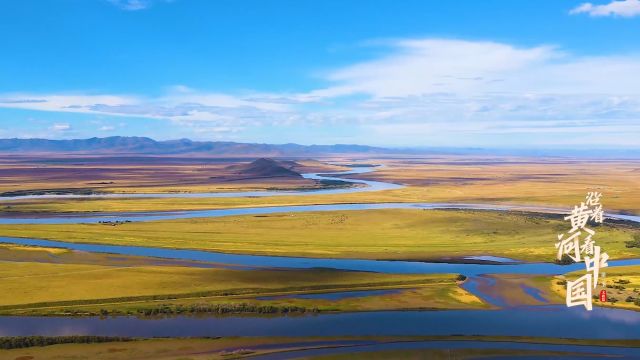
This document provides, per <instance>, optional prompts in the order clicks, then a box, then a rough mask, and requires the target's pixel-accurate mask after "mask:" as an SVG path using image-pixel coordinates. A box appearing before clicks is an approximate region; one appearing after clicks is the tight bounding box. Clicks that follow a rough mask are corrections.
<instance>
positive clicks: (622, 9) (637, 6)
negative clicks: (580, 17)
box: [569, 0, 640, 17]
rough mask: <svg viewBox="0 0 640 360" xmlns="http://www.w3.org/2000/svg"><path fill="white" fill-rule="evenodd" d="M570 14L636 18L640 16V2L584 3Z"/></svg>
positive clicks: (628, 0)
mask: <svg viewBox="0 0 640 360" xmlns="http://www.w3.org/2000/svg"><path fill="white" fill-rule="evenodd" d="M569 13H570V14H572V15H575V14H588V15H590V16H593V17H598V16H620V17H634V16H639V15H640V0H614V1H612V2H610V3H608V4H605V5H594V4H592V3H589V2H588V3H584V4H581V5H580V6H577V7H576V8H574V9H572V10H571V11H570V12H569Z"/></svg>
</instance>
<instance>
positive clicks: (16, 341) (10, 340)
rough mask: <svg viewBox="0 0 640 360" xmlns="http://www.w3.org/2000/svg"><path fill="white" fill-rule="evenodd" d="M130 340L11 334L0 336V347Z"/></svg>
mask: <svg viewBox="0 0 640 360" xmlns="http://www.w3.org/2000/svg"><path fill="white" fill-rule="evenodd" d="M132 340H133V339H131V338H128V337H120V336H116V337H114V336H12V337H0V349H4V350H9V349H20V348H27V347H33V346H47V345H56V344H91V343H105V342H114V341H132Z"/></svg>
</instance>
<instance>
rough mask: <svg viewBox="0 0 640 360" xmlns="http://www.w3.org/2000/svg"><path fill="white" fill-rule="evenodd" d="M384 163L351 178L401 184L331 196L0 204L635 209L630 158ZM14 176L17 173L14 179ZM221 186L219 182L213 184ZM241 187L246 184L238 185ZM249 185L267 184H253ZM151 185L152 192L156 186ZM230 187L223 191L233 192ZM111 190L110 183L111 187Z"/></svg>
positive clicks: (638, 173)
mask: <svg viewBox="0 0 640 360" xmlns="http://www.w3.org/2000/svg"><path fill="white" fill-rule="evenodd" d="M368 162H372V163H385V165H386V166H385V167H383V168H380V169H378V170H376V171H374V172H372V173H368V174H360V175H357V176H354V177H357V178H366V179H374V180H382V181H390V182H396V183H400V184H405V185H407V187H405V188H402V189H397V190H388V191H378V192H360V193H351V194H333V195H305V196H279V197H264V198H217V199H216V198H171V199H158V198H155V199H131V198H129V199H82V200H78V199H75V200H72V199H68V200H55V201H52V200H46V201H45V200H20V201H10V202H3V208H4V210H5V211H17V212H38V211H42V212H87V211H154V210H189V209H213V208H236V207H254V206H284V205H311V204H338V203H378V202H458V203H464V202H466V203H494V204H519V205H546V206H554V207H558V208H567V209H569V208H571V207H572V206H573V205H575V204H578V203H579V202H580V201H582V200H583V199H584V196H585V194H586V192H588V191H600V192H602V193H603V194H604V195H603V200H602V201H603V204H604V207H605V209H606V210H607V211H621V212H629V213H635V214H638V213H640V162H638V161H635V160H628V161H618V160H616V161H614V160H608V161H604V160H589V161H588V160H569V159H513V158H495V157H494V158H489V159H485V158H478V157H451V156H448V157H433V158H429V159H404V160H384V159H380V160H375V159H374V160H368ZM18 180H20V179H18ZM154 181H156V182H158V183H156V184H154V185H153V186H151V187H149V186H143V185H141V184H138V185H136V187H137V188H136V187H132V188H130V189H128V190H127V191H137V192H140V191H152V190H153V191H163V192H164V191H166V192H172V191H188V192H199V191H219V190H220V189H218V190H215V189H209V188H206V186H205V187H203V185H202V184H192V185H189V184H187V183H183V184H181V185H180V186H179V187H177V188H176V187H175V185H173V184H172V185H167V184H164V185H163V184H162V183H161V182H162V179H161V177H160V176H159V175H158V178H157V179H155V180H154ZM215 186H220V185H215ZM241 186H245V185H241ZM252 186H253V187H247V188H245V189H246V190H249V189H252V190H253V189H259V188H269V187H273V186H274V185H273V184H257V185H256V184H254V185H252ZM154 189H155V190H154ZM238 189H239V188H234V187H231V188H228V189H227V190H238ZM111 190H114V189H111Z"/></svg>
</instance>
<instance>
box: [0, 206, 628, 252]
mask: <svg viewBox="0 0 640 360" xmlns="http://www.w3.org/2000/svg"><path fill="white" fill-rule="evenodd" d="M566 230H568V224H567V222H565V221H563V220H562V219H561V218H560V217H558V216H552V215H536V214H530V213H517V212H497V211H482V210H417V209H386V210H357V211H336V212H308V213H282V214H270V215H255V216H253V215H245V216H233V217H221V218H198V219H184V220H172V221H155V222H133V223H124V224H121V225H117V226H109V225H103V224H75V225H0V236H12V237H32V238H42V239H51V240H63V241H69V242H82V243H102V244H117V245H137V246H154V247H167V248H188V249H203V250H210V251H220V252H226V253H244V254H263V255H291V256H304V257H331V258H366V259H392V260H393V259H395V260H398V259H409V260H436V259H442V258H451V257H453V258H459V257H465V256H471V255H494V256H504V257H510V258H515V259H519V260H527V261H543V262H551V261H553V260H554V259H555V256H556V250H555V248H554V246H553V245H554V243H555V239H556V235H557V234H559V233H562V232H565V231H566ZM638 234H640V228H638V227H633V226H631V225H628V226H627V225H619V224H618V225H613V224H605V225H601V226H598V227H597V234H596V236H597V241H598V243H599V244H600V245H601V246H602V247H603V248H604V249H606V251H607V252H608V253H609V255H610V256H611V257H612V258H616V259H621V258H632V257H638V256H640V249H638V248H626V247H625V244H624V242H625V241H630V240H632V239H633V237H634V236H637V235H638Z"/></svg>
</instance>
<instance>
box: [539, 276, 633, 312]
mask: <svg viewBox="0 0 640 360" xmlns="http://www.w3.org/2000/svg"><path fill="white" fill-rule="evenodd" d="M600 272H601V273H605V274H606V276H605V284H606V285H605V286H602V284H601V283H600V285H598V287H597V288H596V289H595V290H593V295H595V296H596V297H597V295H599V293H600V290H606V291H607V302H600V300H599V298H594V299H593V305H596V306H605V307H613V308H620V309H628V310H635V311H640V266H620V267H607V268H603V269H601V270H600ZM582 275H584V271H577V272H572V273H569V274H566V275H564V276H558V277H556V278H554V279H553V281H552V282H551V289H552V290H553V291H554V292H556V293H557V294H558V295H560V296H562V298H563V299H564V298H565V296H566V285H564V284H563V283H562V281H563V280H567V279H568V280H575V279H577V278H579V277H580V276H582ZM636 301H637V302H636Z"/></svg>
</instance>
